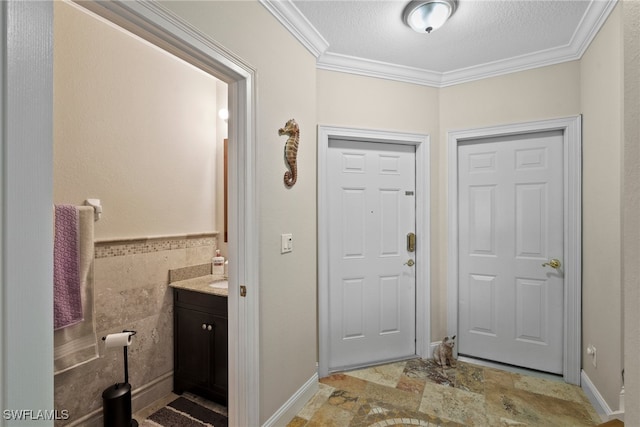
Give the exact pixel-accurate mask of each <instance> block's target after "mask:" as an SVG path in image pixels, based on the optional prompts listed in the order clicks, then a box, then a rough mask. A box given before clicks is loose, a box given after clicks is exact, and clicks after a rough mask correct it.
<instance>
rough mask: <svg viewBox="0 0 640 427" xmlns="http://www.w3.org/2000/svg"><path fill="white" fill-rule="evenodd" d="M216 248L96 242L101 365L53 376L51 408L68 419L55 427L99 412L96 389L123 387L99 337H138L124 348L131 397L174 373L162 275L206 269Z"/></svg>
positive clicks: (208, 240) (190, 241) (113, 353)
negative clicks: (126, 334)
mask: <svg viewBox="0 0 640 427" xmlns="http://www.w3.org/2000/svg"><path fill="white" fill-rule="evenodd" d="M216 247H217V238H216V236H215V235H198V236H188V237H171V238H154V239H139V240H128V241H118V242H99V243H96V247H95V262H94V287H95V321H96V332H97V336H98V340H99V344H98V345H99V351H100V358H98V359H96V360H92V361H90V362H88V363H85V364H84V365H81V366H78V367H76V368H74V369H71V370H69V371H67V372H63V373H61V374H58V375H57V376H56V377H55V380H54V385H55V408H56V409H66V410H68V411H69V415H70V418H69V419H68V420H65V421H62V420H60V421H57V422H56V427H61V426H65V425H69V424H73V423H74V422H77V421H78V420H79V419H82V418H83V417H85V416H87V415H89V414H92V413H95V412H96V411H100V410H101V408H102V392H103V390H104V389H106V388H107V387H109V386H111V385H112V384H114V383H115V382H122V381H123V379H124V372H123V352H122V350H120V349H119V348H112V349H105V348H104V344H103V343H102V340H101V339H100V338H101V337H103V336H105V335H106V334H110V333H116V332H121V331H122V330H123V329H132V330H135V331H137V335H136V336H135V337H134V339H133V343H132V345H131V346H130V347H129V348H128V358H129V383H131V385H132V387H133V390H134V393H135V390H136V389H138V388H141V387H145V386H146V385H148V384H150V383H153V382H154V381H155V380H158V379H159V378H161V377H163V376H166V375H168V374H169V373H170V372H171V371H172V370H173V304H172V295H171V291H170V288H169V286H168V283H169V270H174V269H180V268H184V267H188V266H195V265H201V264H205V263H209V262H211V258H212V257H213V256H214V254H215V250H216ZM134 405H135V404H134ZM134 410H136V408H135V407H134ZM83 425H84V424H83Z"/></svg>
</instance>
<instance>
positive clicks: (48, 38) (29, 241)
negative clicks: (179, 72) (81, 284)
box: [0, 0, 54, 426]
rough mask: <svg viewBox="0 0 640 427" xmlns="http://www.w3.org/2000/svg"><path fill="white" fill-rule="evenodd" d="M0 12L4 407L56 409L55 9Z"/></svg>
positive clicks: (5, 8) (8, 6)
mask: <svg viewBox="0 0 640 427" xmlns="http://www.w3.org/2000/svg"><path fill="white" fill-rule="evenodd" d="M0 9H2V13H1V15H2V16H1V17H2V23H1V24H0V28H1V29H0V31H2V33H3V34H2V41H3V44H2V47H1V48H0V49H2V60H1V62H2V68H1V71H0V74H1V76H2V80H1V83H0V85H1V87H2V89H1V91H2V97H1V100H0V109H1V113H2V114H1V116H2V118H1V119H0V120H1V124H2V134H1V136H0V138H2V142H1V144H2V147H0V152H2V154H1V156H2V163H0V169H1V176H2V178H0V188H1V190H0V193H1V195H2V209H1V212H2V214H1V215H2V222H1V225H0V227H1V229H2V231H1V236H2V241H1V242H0V250H1V251H2V254H1V255H2V258H1V265H2V277H1V280H0V295H1V297H0V299H1V300H2V306H1V307H0V323H1V324H2V329H1V330H2V332H0V342H1V344H0V348H1V350H2V353H1V355H0V359H1V361H2V363H1V364H0V378H1V379H2V381H1V383H0V395H1V396H2V397H0V402H1V403H0V407H2V409H3V410H17V409H29V408H33V409H42V410H51V409H54V387H53V292H52V286H51V283H52V281H51V278H52V277H53V257H52V254H53V228H52V226H51V225H52V220H53V209H52V206H53V186H52V185H51V182H52V178H53V4H52V3H51V2H23V1H17V0H11V1H8V2H2V5H0ZM18 424H22V423H20V422H19V421H11V420H6V419H4V417H1V419H0V425H18ZM42 425H43V426H47V425H51V426H53V421H51V422H47V421H44V422H42Z"/></svg>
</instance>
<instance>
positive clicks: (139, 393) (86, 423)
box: [68, 371, 173, 427]
mask: <svg viewBox="0 0 640 427" xmlns="http://www.w3.org/2000/svg"><path fill="white" fill-rule="evenodd" d="M171 390H173V371H171V372H167V373H166V374H164V375H161V376H159V377H158V378H156V379H154V380H153V381H151V382H149V383H147V384H145V385H143V386H141V387H138V388H136V389H134V390H133V391H132V392H131V408H132V412H134V413H135V412H137V411H139V410H140V409H142V408H144V407H146V406H149V405H150V404H151V403H153V402H154V401H155V400H157V399H159V398H161V397H163V396H166V395H168V394H169V393H171ZM103 425H104V417H103V414H102V407H100V408H98V409H96V410H94V411H92V412H90V413H88V414H86V415H85V416H84V417H82V418H79V419H77V420H75V421H73V422H72V423H70V424H69V425H68V426H69V427H75V426H82V427H102V426H103Z"/></svg>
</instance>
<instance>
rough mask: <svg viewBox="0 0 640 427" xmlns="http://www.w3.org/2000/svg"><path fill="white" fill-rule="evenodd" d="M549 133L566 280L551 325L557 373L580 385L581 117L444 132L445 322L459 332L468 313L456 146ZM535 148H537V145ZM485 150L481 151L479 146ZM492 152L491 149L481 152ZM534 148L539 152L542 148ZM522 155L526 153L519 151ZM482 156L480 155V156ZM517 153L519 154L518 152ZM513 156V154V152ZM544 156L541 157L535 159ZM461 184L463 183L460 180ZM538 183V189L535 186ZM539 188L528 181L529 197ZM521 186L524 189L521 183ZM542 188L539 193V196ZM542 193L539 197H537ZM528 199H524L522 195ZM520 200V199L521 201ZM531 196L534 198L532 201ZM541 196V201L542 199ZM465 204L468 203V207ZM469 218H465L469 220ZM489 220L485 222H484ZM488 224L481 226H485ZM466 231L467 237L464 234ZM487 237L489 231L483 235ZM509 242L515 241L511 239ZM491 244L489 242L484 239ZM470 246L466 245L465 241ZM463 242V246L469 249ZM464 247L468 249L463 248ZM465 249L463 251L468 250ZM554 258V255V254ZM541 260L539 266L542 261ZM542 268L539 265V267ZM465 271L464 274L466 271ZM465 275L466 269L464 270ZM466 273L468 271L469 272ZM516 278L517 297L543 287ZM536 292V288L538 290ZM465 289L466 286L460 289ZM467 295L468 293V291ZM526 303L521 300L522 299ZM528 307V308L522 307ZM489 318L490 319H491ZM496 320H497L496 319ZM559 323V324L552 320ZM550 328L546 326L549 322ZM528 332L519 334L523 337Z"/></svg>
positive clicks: (482, 283)
mask: <svg viewBox="0 0 640 427" xmlns="http://www.w3.org/2000/svg"><path fill="white" fill-rule="evenodd" d="M540 132H543V133H547V134H552V135H553V134H559V135H560V136H559V139H560V143H561V147H560V153H561V155H562V168H563V172H562V176H561V177H560V178H559V179H560V182H561V183H560V184H559V185H561V186H562V194H563V200H562V201H560V202H559V203H562V207H561V210H562V215H561V218H560V222H561V223H562V225H563V229H562V230H561V231H559V233H562V238H563V241H564V247H563V248H562V254H561V255H559V256H561V257H562V261H563V262H562V264H563V265H562V276H563V278H564V289H563V306H562V310H563V312H562V316H561V321H560V323H562V325H557V324H554V325H552V326H551V327H554V328H559V327H562V329H563V331H562V338H561V343H560V346H561V350H560V351H561V352H562V361H561V368H560V372H561V373H562V375H563V377H564V380H565V381H566V382H568V383H571V384H580V361H581V357H580V356H581V355H580V336H581V326H580V325H581V319H580V306H581V117H580V116H576V117H569V118H561V119H552V120H544V121H536V122H529V123H521V124H513V125H505V126H496V127H487V128H481V129H471V130H463V131H455V132H449V134H448V162H449V163H448V170H449V181H448V182H449V184H448V201H449V202H448V203H449V205H448V224H449V230H448V234H449V236H448V241H449V250H448V280H447V295H448V297H447V299H448V304H447V324H448V333H449V334H450V335H456V334H458V331H459V328H460V327H461V325H462V324H463V323H464V322H465V321H466V320H467V319H462V316H466V315H467V314H468V313H466V314H465V313H461V309H460V299H461V298H465V295H461V287H460V282H461V280H462V277H461V274H462V273H461V270H460V267H461V265H462V264H464V263H463V261H461V257H462V256H463V243H461V242H463V241H468V237H469V236H468V227H467V226H466V225H465V227H466V229H464V230H463V229H462V225H461V222H460V221H461V220H460V218H461V217H460V212H461V209H462V208H464V207H463V206H462V207H461V203H460V199H459V194H460V191H461V190H460V185H461V181H460V170H459V169H460V166H459V165H460V163H459V162H460V159H459V156H460V147H462V146H465V144H466V145H467V146H468V144H469V143H470V142H475V143H476V145H477V146H481V145H482V143H483V142H487V141H496V140H500V138H503V137H510V138H508V139H512V138H511V137H515V139H516V141H515V142H513V144H517V143H518V138H520V139H521V140H528V139H530V138H529V136H531V135H535V134H537V133H540ZM536 150H537V149H536ZM536 150H533V151H529V152H528V153H534V152H535V151H536ZM480 151H483V150H480ZM484 151H490V150H484ZM538 152H540V153H542V151H539V150H538ZM521 153H525V151H521ZM483 156H484V157H483ZM516 156H517V154H516ZM511 157H513V156H511ZM539 158H540V159H542V157H539ZM476 160H478V163H477V165H478V166H482V164H484V165H488V166H491V165H492V164H493V163H492V161H491V158H490V156H487V155H486V153H484V152H482V153H481V152H479V153H478V156H477V157H476ZM462 185H463V186H464V183H462ZM536 185H537V187H536V188H537V189H536V188H534V187H535V186H536ZM542 188H543V187H542V186H541V185H540V184H539V183H538V184H535V185H532V186H530V187H528V188H526V189H527V190H532V191H531V192H530V193H529V194H528V195H525V196H527V197H528V196H530V195H533V193H534V192H535V191H538V190H540V191H541V190H542ZM523 189H524V187H523ZM486 190H487V191H485V193H486V194H484V196H486V197H485V200H486V201H487V203H489V202H490V201H491V200H492V199H491V197H492V195H491V191H493V190H491V188H489V186H487V188H486ZM540 194H542V193H541V192H540V193H539V194H538V196H536V197H539V196H540ZM540 197H541V196H540ZM525 198H526V197H525ZM523 200H524V199H523ZM531 200H533V199H531ZM540 200H542V199H540ZM467 208H468V206H467ZM467 219H468V218H467ZM487 224H488V223H487ZM486 228H487V227H485V229H486ZM463 234H465V235H463ZM487 236H488V235H487ZM511 240H513V239H511ZM486 242H490V240H486ZM467 246H468V245H467ZM467 246H464V247H465V248H467ZM467 249H468V248H467ZM467 249H465V251H464V252H465V253H468V252H469V251H468V250H467ZM554 256H556V255H555V254H554ZM524 258H532V259H533V258H535V257H533V256H531V257H529V256H524V257H523V259H524ZM545 261H547V260H543V261H542V262H541V263H540V264H544V263H545ZM546 264H547V265H549V266H551V273H550V274H551V275H554V274H556V273H557V272H556V271H554V270H555V269H556V268H555V267H553V265H555V262H554V260H548V261H547V262H546ZM541 268H542V267H541ZM467 273H468V272H467ZM465 274H466V273H465ZM467 276H469V274H467ZM494 276H495V275H492V274H486V275H483V274H478V275H477V277H475V278H476V279H477V281H478V283H479V287H478V289H481V288H484V289H486V290H489V291H490V289H491V287H492V286H491V281H492V280H493V279H492V277H494ZM518 281H519V282H520V284H521V285H522V289H523V290H524V291H523V293H522V294H521V296H523V295H525V296H526V295H527V293H528V295H529V296H534V295H535V294H536V293H537V292H538V293H539V295H542V293H541V290H542V289H543V288H542V287H541V286H538V285H539V284H540V283H541V282H536V281H535V280H529V279H527V278H519V279H518ZM539 291H540V292H539ZM464 292H467V290H464ZM483 295H484V296H485V297H487V298H488V299H487V303H488V304H491V303H493V300H492V297H491V295H493V294H492V293H491V292H487V293H484V294H483ZM466 297H468V292H467V295H466ZM522 305H523V306H524V305H525V304H524V301H522ZM524 311H526V310H524ZM485 319H486V320H487V322H485V324H486V325H490V324H494V323H495V322H493V319H492V318H491V316H489V317H485ZM491 322H493V323H491ZM496 322H497V320H496ZM556 323H557V322H556ZM547 326H549V325H547ZM490 328H491V326H488V327H487V328H485V329H487V330H484V331H480V330H478V331H477V334H478V335H480V334H485V335H486V336H490V335H492V334H493V332H492V331H491V330H489V329H490ZM524 335H526V334H523V337H524ZM526 340H528V341H531V342H533V341H535V340H533V339H531V337H529V338H527V339H524V338H523V339H522V341H526Z"/></svg>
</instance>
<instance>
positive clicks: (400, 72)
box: [316, 52, 442, 87]
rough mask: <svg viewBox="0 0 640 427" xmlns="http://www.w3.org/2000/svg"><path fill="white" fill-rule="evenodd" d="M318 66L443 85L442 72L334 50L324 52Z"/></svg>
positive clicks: (361, 74)
mask: <svg viewBox="0 0 640 427" xmlns="http://www.w3.org/2000/svg"><path fill="white" fill-rule="evenodd" d="M316 67H317V68H318V69H320V70H328V71H338V72H341V73H349V74H356V75H360V76H366V77H378V78H381V79H386V80H395V81H399V82H404V83H414V84H417V85H422V86H432V87H441V86H442V73H438V72H435V71H428V70H423V69H421V68H413V67H407V66H402V65H397V64H390V63H388V62H381V61H374V60H371V59H365V58H356V57H354V56H349V55H342V54H339V53H333V52H325V53H324V54H322V55H321V56H320V57H319V58H318V61H317V63H316Z"/></svg>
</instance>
